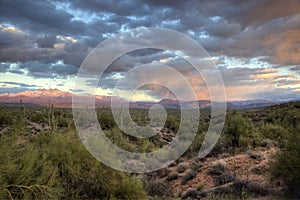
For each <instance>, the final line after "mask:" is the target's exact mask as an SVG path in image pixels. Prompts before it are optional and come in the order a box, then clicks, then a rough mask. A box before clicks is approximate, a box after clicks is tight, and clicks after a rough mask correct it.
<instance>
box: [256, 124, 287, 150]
mask: <svg viewBox="0 0 300 200" xmlns="http://www.w3.org/2000/svg"><path fill="white" fill-rule="evenodd" d="M260 131H261V133H262V135H263V136H264V137H266V138H269V139H271V140H273V141H274V140H275V141H276V142H277V144H279V145H281V144H282V142H284V140H286V138H287V136H288V131H287V129H285V128H283V127H282V126H280V125H278V124H270V123H267V124H265V125H264V126H263V127H262V128H261V130H260Z"/></svg>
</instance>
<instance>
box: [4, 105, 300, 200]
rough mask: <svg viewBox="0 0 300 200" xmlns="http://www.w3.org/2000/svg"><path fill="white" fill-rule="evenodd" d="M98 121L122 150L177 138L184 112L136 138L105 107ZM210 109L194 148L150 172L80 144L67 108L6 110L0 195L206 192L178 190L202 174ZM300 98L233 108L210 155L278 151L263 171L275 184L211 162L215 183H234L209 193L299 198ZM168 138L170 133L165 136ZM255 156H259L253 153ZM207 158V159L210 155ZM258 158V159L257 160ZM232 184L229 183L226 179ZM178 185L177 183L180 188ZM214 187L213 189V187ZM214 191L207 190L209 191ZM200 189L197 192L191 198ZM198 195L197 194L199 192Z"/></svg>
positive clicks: (139, 117) (141, 119)
mask: <svg viewBox="0 0 300 200" xmlns="http://www.w3.org/2000/svg"><path fill="white" fill-rule="evenodd" d="M97 113H98V120H99V122H100V124H101V127H103V129H104V130H105V134H106V135H107V136H108V137H109V138H110V140H111V141H112V142H113V143H114V144H116V145H118V146H120V147H121V148H123V149H127V150H130V151H134V152H150V151H153V150H155V149H158V148H160V147H162V146H163V145H164V144H165V143H166V141H168V140H170V139H172V138H170V137H173V136H174V135H172V133H174V134H175V133H176V131H177V130H178V127H179V124H180V123H179V121H180V119H179V117H180V111H179V110H168V118H167V121H166V124H165V127H164V130H161V131H160V132H161V134H160V135H159V134H157V135H156V136H153V137H150V138H148V139H137V138H134V137H132V136H129V135H126V134H125V133H123V132H122V131H121V130H120V129H118V127H117V125H116V123H115V122H114V120H113V117H112V114H111V112H110V109H99V110H98V111H97ZM131 115H132V118H133V120H134V121H135V122H137V123H138V124H139V125H141V126H143V125H145V124H147V123H149V117H148V111H147V110H142V109H132V110H131ZM209 120H210V115H209V110H203V111H201V119H200V123H199V127H198V134H197V136H196V138H195V139H194V142H193V144H192V145H191V146H190V148H189V149H188V151H187V152H186V153H185V154H184V155H183V156H182V157H181V158H180V159H179V160H178V161H176V163H174V164H172V166H170V167H168V168H165V169H161V170H159V171H157V172H153V173H148V174H144V175H136V174H128V173H123V172H119V171H116V170H113V169H111V168H108V167H106V166H104V165H103V164H101V163H100V162H98V161H97V160H96V159H95V158H94V157H93V156H92V155H91V154H90V153H89V152H88V151H87V150H86V149H85V147H84V146H83V145H82V143H81V141H80V139H79V137H78V136H77V134H76V130H75V127H74V123H73V120H72V112H71V110H69V109H55V108H30V109H29V108H24V107H20V108H2V109H0V127H1V132H0V163H1V164H0V197H1V198H3V199H147V198H149V197H150V196H151V197H156V198H158V199H161V198H166V199H168V198H188V197H190V198H200V197H201V198H203V197H204V196H208V197H209V194H205V195H204V191H205V185H204V184H202V183H197V186H196V187H195V188H194V189H195V190H193V191H194V193H193V192H191V191H190V193H188V191H179V192H177V191H174V190H173V189H172V187H170V185H171V186H172V185H176V184H175V183H176V181H178V180H179V177H181V179H180V180H181V182H180V183H179V185H182V186H180V188H185V185H186V184H189V183H190V182H191V181H192V180H193V179H195V177H196V176H197V175H198V174H199V173H200V172H201V167H202V165H201V162H204V163H205V162H209V160H207V161H206V160H205V159H204V160H199V159H197V154H198V151H199V149H200V146H201V144H202V142H203V139H204V136H205V135H204V133H205V132H206V130H207V128H208V125H209ZM299 122H300V103H299V102H298V103H297V102H296V103H289V104H283V105H277V106H272V107H268V108H262V109H259V110H247V111H229V112H228V116H227V119H226V124H225V128H224V130H223V134H222V135H221V137H220V139H219V141H218V143H217V145H216V146H215V148H214V149H213V151H212V152H211V153H210V155H209V156H208V157H209V158H217V157H219V156H220V155H225V154H226V155H227V156H235V155H237V154H239V153H243V152H247V151H249V150H251V152H255V151H256V149H257V148H274V149H279V150H277V151H276V152H277V153H275V154H274V155H273V157H271V159H270V162H269V167H268V168H267V169H266V170H264V171H263V172H261V173H262V174H261V175H262V176H263V177H264V179H265V180H267V181H268V182H270V185H275V186H278V187H274V188H275V190H274V188H266V187H254V185H253V184H252V183H251V184H250V183H248V182H247V181H246V182H245V181H244V180H241V179H239V178H238V177H237V176H236V175H235V173H233V172H232V171H230V170H229V169H230V167H226V166H225V164H222V162H221V161H220V162H218V163H217V164H210V165H209V166H210V170H209V173H210V174H211V175H212V177H213V178H214V184H215V185H216V186H222V185H224V184H228V183H229V185H228V186H229V188H232V189H229V190H224V189H222V190H216V191H213V192H212V194H210V197H211V198H213V197H216V198H217V197H222V198H247V197H253V196H255V195H272V194H273V195H276V197H282V198H284V197H285V196H286V197H289V198H296V197H299V196H298V195H300V194H299V192H298V191H299V189H300V146H299V143H300V123H299ZM162 136H163V137H164V138H162ZM251 156H252V157H255V156H256V157H257V155H253V153H252V155H251ZM209 158H208V159H209ZM256 159H257V158H256ZM226 186H227V185H226ZM174 187H175V186H174ZM208 189H209V188H208ZM207 191H208V190H206V192H207ZM193 195H194V196H193ZM195 195H196V196H195Z"/></svg>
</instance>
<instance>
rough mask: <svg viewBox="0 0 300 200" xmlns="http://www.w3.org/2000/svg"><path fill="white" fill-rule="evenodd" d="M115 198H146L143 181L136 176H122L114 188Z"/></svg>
mask: <svg viewBox="0 0 300 200" xmlns="http://www.w3.org/2000/svg"><path fill="white" fill-rule="evenodd" d="M114 193H115V197H116V198H117V199H147V198H146V197H147V194H146V192H145V191H144V188H143V183H142V181H141V179H140V178H138V177H136V176H132V177H127V178H123V179H122V180H121V181H120V183H119V184H118V185H117V186H116V188H115V189H114Z"/></svg>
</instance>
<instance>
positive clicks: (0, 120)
mask: <svg viewBox="0 0 300 200" xmlns="http://www.w3.org/2000/svg"><path fill="white" fill-rule="evenodd" d="M12 124H13V117H12V115H11V114H10V113H9V112H8V111H7V110H2V109H0V125H2V126H3V125H12Z"/></svg>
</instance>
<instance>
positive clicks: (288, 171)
mask: <svg viewBox="0 0 300 200" xmlns="http://www.w3.org/2000/svg"><path fill="white" fill-rule="evenodd" d="M298 133H299V132H298ZM298 133H295V134H291V135H290V136H289V138H288V141H287V142H286V143H285V144H283V146H282V148H281V149H280V151H278V152H277V153H276V154H275V156H274V159H273V161H272V162H271V164H270V171H271V180H276V179H280V180H281V181H282V182H283V183H284V185H285V186H286V191H287V195H288V197H289V198H300V192H299V191H300V145H299V143H300V134H298Z"/></svg>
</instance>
